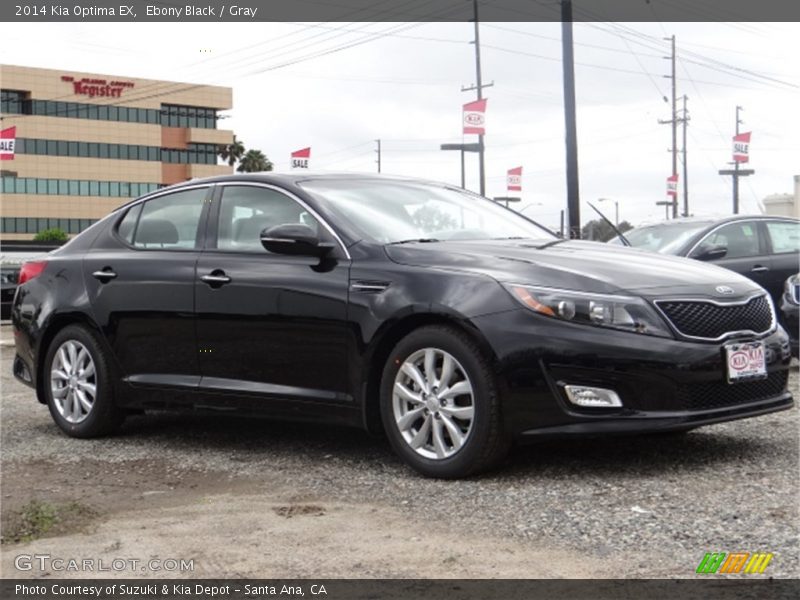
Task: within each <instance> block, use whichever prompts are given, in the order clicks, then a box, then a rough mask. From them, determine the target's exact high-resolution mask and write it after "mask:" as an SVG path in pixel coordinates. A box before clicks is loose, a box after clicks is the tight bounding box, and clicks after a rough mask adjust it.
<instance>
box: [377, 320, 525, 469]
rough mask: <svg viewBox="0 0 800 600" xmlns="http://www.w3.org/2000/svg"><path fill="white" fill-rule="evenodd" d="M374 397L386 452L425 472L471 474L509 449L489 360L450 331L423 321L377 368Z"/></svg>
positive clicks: (461, 335)
mask: <svg viewBox="0 0 800 600" xmlns="http://www.w3.org/2000/svg"><path fill="white" fill-rule="evenodd" d="M380 401H381V418H382V419H383V426H384V429H385V431H386V432H387V436H388V438H389V442H390V443H391V445H392V447H393V449H394V450H395V452H396V453H397V454H398V455H400V457H401V458H402V459H403V460H404V461H405V462H406V463H408V464H409V465H410V466H411V467H412V468H414V469H415V470H416V471H418V472H419V473H421V474H423V475H426V476H428V477H439V478H443V479H455V478H459V477H466V476H469V475H474V474H476V473H479V472H481V471H484V470H486V469H489V468H491V467H492V466H494V465H495V464H497V462H499V461H500V460H501V459H502V458H503V457H504V456H505V454H506V453H507V452H508V448H509V446H510V443H509V439H508V436H507V435H506V434H505V432H504V431H503V428H502V419H501V414H500V413H501V410H500V408H501V407H500V399H499V397H498V393H497V385H496V382H495V376H494V373H493V370H492V368H491V364H490V363H489V361H488V360H487V359H486V357H485V356H484V355H483V353H482V352H481V350H480V348H479V347H478V345H477V344H476V343H475V342H474V341H473V340H472V339H471V338H470V337H469V336H467V335H466V334H464V333H463V332H461V331H459V330H457V329H454V328H451V327H445V326H428V327H422V328H420V329H417V330H416V331H413V332H412V333H410V334H409V335H407V336H406V337H405V338H403V339H402V340H401V341H400V342H399V343H398V344H397V346H396V347H395V348H394V350H393V351H392V353H391V354H390V355H389V359H388V360H387V362H386V365H385V367H384V370H383V377H382V380H381V398H380Z"/></svg>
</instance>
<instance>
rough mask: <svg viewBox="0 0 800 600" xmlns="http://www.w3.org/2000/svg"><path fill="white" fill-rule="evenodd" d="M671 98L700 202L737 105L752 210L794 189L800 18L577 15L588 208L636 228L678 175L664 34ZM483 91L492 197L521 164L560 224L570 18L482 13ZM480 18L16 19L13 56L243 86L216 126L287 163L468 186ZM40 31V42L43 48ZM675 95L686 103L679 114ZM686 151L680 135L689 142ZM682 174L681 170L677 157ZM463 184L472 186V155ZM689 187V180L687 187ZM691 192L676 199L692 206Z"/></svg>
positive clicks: (715, 181) (529, 188)
mask: <svg viewBox="0 0 800 600" xmlns="http://www.w3.org/2000/svg"><path fill="white" fill-rule="evenodd" d="M671 35H675V36H676V46H677V56H678V61H677V95H678V97H681V96H683V95H686V96H687V97H688V101H687V107H688V113H689V117H690V121H689V125H688V131H687V159H688V168H689V177H688V181H689V211H690V213H692V214H695V215H724V214H730V212H731V210H732V193H731V178H730V177H727V176H725V177H723V176H720V175H718V173H717V171H718V170H719V169H726V168H730V167H729V164H728V163H729V162H730V161H731V160H732V157H731V143H732V142H731V137H732V135H733V133H734V128H735V111H736V106H737V105H739V106H741V107H742V108H743V110H742V113H741V118H742V120H743V121H744V122H743V124H742V125H741V126H740V127H741V131H752V132H753V136H752V140H751V144H750V156H751V158H750V164H749V165H748V166H749V168H753V169H755V174H754V175H753V176H751V177H746V178H743V179H742V180H741V181H742V184H741V189H740V198H741V205H742V208H741V212H743V213H759V212H760V210H761V208H760V201H762V200H763V199H764V197H766V196H768V195H770V194H774V193H790V192H792V191H793V176H794V175H798V174H800V118H798V107H800V24H798V23H576V24H575V25H574V41H575V61H576V66H575V78H576V90H577V91H576V93H577V129H578V142H579V145H578V162H579V174H580V194H581V200H582V206H581V216H582V220H583V222H586V221H587V220H589V219H592V218H594V213H593V212H592V211H591V209H590V208H589V207H588V205H587V204H586V201H590V202H594V201H596V200H598V199H599V198H605V199H608V200H606V201H603V202H602V203H600V204H598V207H600V208H601V209H604V210H605V212H606V213H607V214H608V215H609V216H610V217H611V218H612V219H613V217H612V216H611V215H613V212H614V205H613V202H611V201H616V202H617V203H618V206H619V217H620V220H628V221H630V222H631V223H633V224H639V223H642V222H647V221H654V220H658V219H661V218H663V217H664V207H663V206H657V205H656V202H658V201H663V200H665V199H666V183H665V180H666V177H667V176H668V175H670V173H671V155H670V153H669V151H668V149H669V147H670V145H671V131H670V127H669V125H660V124H659V123H658V121H659V120H669V119H670V118H671V107H670V104H669V102H667V101H665V97H667V96H670V94H671V90H670V85H671V82H670V79H668V78H666V77H665V75H668V74H669V71H670V61H669V60H667V59H666V58H665V57H667V56H668V55H669V42H668V41H664V38H665V37H669V36H671ZM480 37H481V51H482V72H483V81H484V83H493V86H492V87H488V88H486V89H485V90H484V95H485V97H487V98H488V108H487V115H486V120H487V125H486V126H487V134H486V137H485V144H486V177H487V180H486V187H487V195H488V196H490V197H492V196H505V195H508V194H507V192H506V175H505V174H506V171H507V170H508V169H510V168H513V167H517V166H522V167H523V169H524V171H523V191H522V193H521V197H522V201H521V202H520V203H518V204H517V205H516V207H517V208H523V209H525V211H526V214H529V215H531V216H534V217H535V218H537V219H538V220H539V221H541V222H543V223H544V224H546V225H550V226H557V225H558V222H559V217H560V211H561V210H562V209H564V208H566V174H565V173H566V169H565V160H566V158H565V144H564V112H563V93H562V74H561V42H560V40H561V25H560V23H483V24H481V27H480ZM473 38H474V31H473V25H472V24H471V23H179V24H166V23H156V24H143V23H38V24H30V23H15V24H14V26H13V27H5V28H4V43H3V56H2V62H4V63H7V64H16V65H25V66H33V67H45V68H54V69H63V70H73V71H88V72H93V73H102V74H109V75H119V76H128V77H142V78H152V79H167V80H175V81H186V82H190V83H203V84H214V85H224V86H230V87H232V88H233V98H234V102H233V104H234V106H233V109H232V110H230V111H226V112H225V113H224V116H225V118H224V119H223V120H221V121H219V127H220V128H224V129H231V130H233V131H234V133H235V134H236V135H237V137H238V138H239V139H240V140H242V141H243V142H244V144H245V146H246V147H248V148H257V149H260V150H262V151H263V152H264V153H265V154H266V155H267V156H268V157H269V158H270V160H272V161H273V163H274V164H275V167H276V170H288V169H289V154H290V152H291V151H293V150H297V149H300V148H304V147H306V146H311V148H312V153H311V166H312V168H313V169H315V170H316V169H320V170H322V169H324V170H331V171H357V172H374V171H376V170H377V164H376V162H375V161H376V158H377V156H376V153H375V149H376V142H375V140H376V139H380V140H381V148H382V156H381V158H382V171H383V172H384V173H391V174H400V175H410V176H419V177H424V178H428V179H435V180H441V181H446V182H450V183H454V184H458V183H459V182H460V160H459V155H458V153H457V152H443V151H440V150H439V145H440V144H442V143H448V142H449V143H452V142H456V143H460V142H462V141H464V142H474V141H477V138H476V136H472V135H466V136H464V135H462V133H461V106H462V105H463V104H464V103H466V102H468V101H470V100H473V99H474V98H475V92H474V91H472V92H462V91H461V88H462V86H469V85H471V84H473V83H474V82H475V60H474V46H473V45H472V44H471V41H472V40H473ZM45 40H46V42H45ZM680 104H681V103H680V102H679V108H680ZM678 141H679V148H680V147H681V132H680V130H679V135H678ZM680 160H681V159H680V157H679V172H680V173H681V176H682V166H680ZM466 172H467V173H466V175H467V177H466V184H467V187H468V188H469V189H472V190H477V189H478V161H477V156H476V155H467V168H466ZM681 188H682V184H681ZM681 202H682V199H681Z"/></svg>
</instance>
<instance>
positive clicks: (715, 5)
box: [0, 0, 800, 23]
mask: <svg viewBox="0 0 800 600" xmlns="http://www.w3.org/2000/svg"><path fill="white" fill-rule="evenodd" d="M566 1H568V0H479V4H480V14H481V21H484V22H491V21H494V22H512V21H519V22H531V21H534V22H546V21H560V19H561V4H562V3H563V2H566ZM472 4H473V3H472V2H467V1H465V0H425V1H419V0H416V1H414V0H391V1H388V0H341V1H335V2H327V1H324V0H291V1H286V0H266V1H265V0H249V1H247V0H246V1H245V2H236V1H235V0H234V1H225V0H223V1H217V0H209V1H204V2H180V0H161V1H156V0H122V1H120V0H110V1H109V0H97V1H95V2H80V3H78V2H74V1H73V2H57V1H54V0H36V1H32V2H14V1H13V0H12V1H11V2H2V3H0V21H3V22H12V23H13V22H42V23H46V22H136V21H142V22H211V21H217V22H256V21H264V22H296V21H302V22H320V21H326V22H331V21H342V22H353V21H363V22H367V21H370V22H381V21H385V22H425V21H440V22H466V21H469V20H470V19H471V18H472V15H473V5H472ZM571 4H572V14H573V20H574V21H576V22H591V21H616V22H648V21H652V22H766V21H769V22H776V21H778V22H779V21H783V22H790V21H800V2H790V1H787V0H759V1H758V2H753V1H752V0H572V1H571Z"/></svg>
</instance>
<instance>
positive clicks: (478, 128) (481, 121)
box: [464, 98, 486, 135]
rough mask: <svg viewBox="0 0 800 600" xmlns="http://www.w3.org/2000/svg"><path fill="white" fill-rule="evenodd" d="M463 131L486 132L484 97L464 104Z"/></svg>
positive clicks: (481, 133) (480, 133) (479, 133)
mask: <svg viewBox="0 0 800 600" xmlns="http://www.w3.org/2000/svg"><path fill="white" fill-rule="evenodd" d="M464 133H477V134H478V135H483V134H485V133H486V98H483V99H482V100H475V101H474V102H467V103H466V104H465V105H464Z"/></svg>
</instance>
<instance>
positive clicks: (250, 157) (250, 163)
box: [236, 150, 272, 173]
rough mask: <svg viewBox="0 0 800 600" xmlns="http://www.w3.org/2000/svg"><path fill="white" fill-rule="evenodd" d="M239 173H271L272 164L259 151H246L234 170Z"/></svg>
mask: <svg viewBox="0 0 800 600" xmlns="http://www.w3.org/2000/svg"><path fill="white" fill-rule="evenodd" d="M236 170H237V171H239V173H257V172H259V171H272V163H271V162H270V160H269V159H268V158H267V157H266V156H265V155H264V153H263V152H261V150H248V151H247V153H246V154H245V155H244V156H243V157H242V160H241V161H240V162H239V167H238V168H237V169H236Z"/></svg>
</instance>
